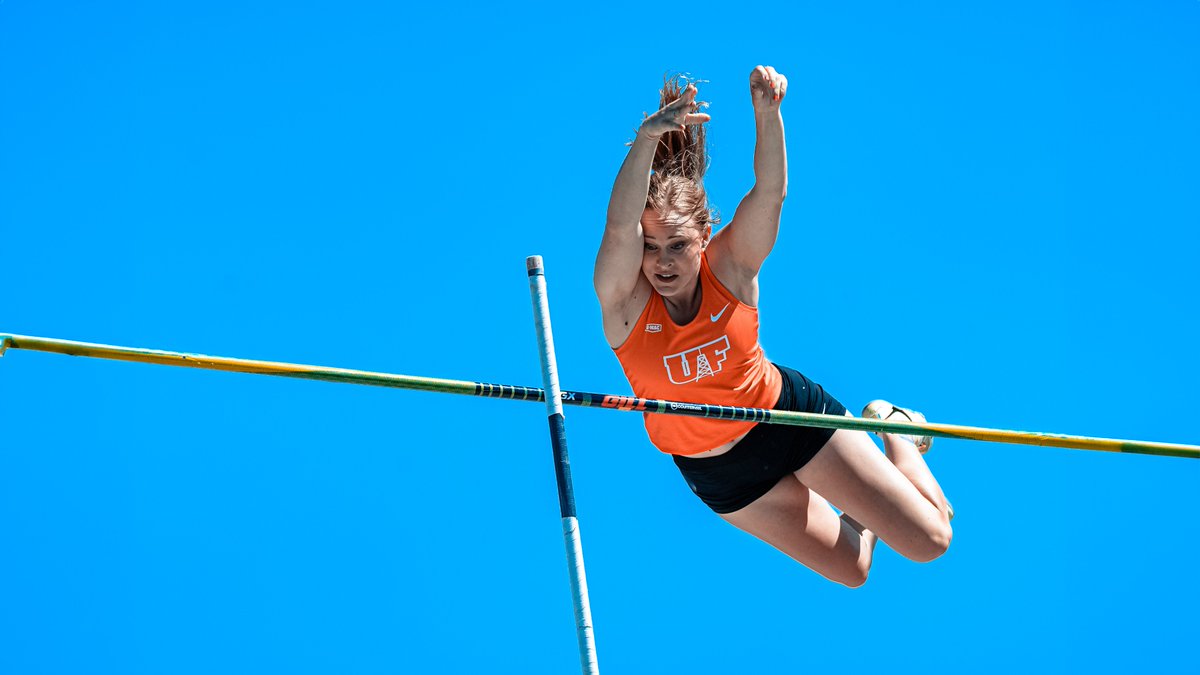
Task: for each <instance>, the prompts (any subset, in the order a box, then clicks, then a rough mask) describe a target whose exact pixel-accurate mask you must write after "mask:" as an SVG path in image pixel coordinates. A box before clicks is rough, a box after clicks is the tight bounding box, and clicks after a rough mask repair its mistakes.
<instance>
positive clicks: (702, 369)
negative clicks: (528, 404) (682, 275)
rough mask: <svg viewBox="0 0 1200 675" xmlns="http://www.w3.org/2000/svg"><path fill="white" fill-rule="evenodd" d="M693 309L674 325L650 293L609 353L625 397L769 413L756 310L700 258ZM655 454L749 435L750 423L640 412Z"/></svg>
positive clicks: (771, 370) (773, 376)
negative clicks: (627, 389) (620, 372)
mask: <svg viewBox="0 0 1200 675" xmlns="http://www.w3.org/2000/svg"><path fill="white" fill-rule="evenodd" d="M699 283H700V311H699V312H697V313H696V318H694V319H692V320H691V321H690V322H689V323H687V324H686V325H683V326H680V325H678V324H676V323H675V322H674V321H672V320H671V317H670V315H668V314H667V308H666V305H664V304H663V299H662V296H661V295H659V294H658V293H655V292H654V291H651V293H650V299H649V300H647V301H646V308H645V309H643V310H642V314H641V316H639V317H638V320H637V323H635V324H634V326H633V332H632V333H630V334H629V337H628V338H626V340H625V342H624V343H622V344H621V346H620V347H617V348H616V349H615V350H613V351H614V352H615V353H616V355H617V360H619V361H620V362H621V367H622V368H624V369H625V377H626V378H627V379H628V380H629V384H630V386H632V387H633V393H634V395H636V396H639V397H642V398H660V399H667V400H671V401H686V402H691V403H708V404H711V405H733V406H744V407H749V408H770V407H772V406H774V405H775V403H776V402H777V401H778V400H779V392H780V389H781V388H782V386H783V383H782V381H781V379H780V375H779V371H778V370H776V369H775V367H774V366H772V365H771V363H770V362H768V361H767V357H766V355H765V354H763V350H762V347H761V346H760V345H759V344H758V309H757V308H755V307H751V306H749V305H746V304H743V303H741V302H739V301H738V299H737V298H735V297H734V295H733V293H730V292H729V290H728V289H726V288H725V287H724V286H723V285H721V282H720V281H718V280H717V278H716V276H714V275H713V273H712V270H711V269H709V267H708V256H706V255H702V256H701V258H700V281H699ZM645 422H646V432H647V433H648V434H649V435H650V442H651V443H653V444H654V445H655V447H657V448H658V449H659V450H661V451H663V452H666V453H670V454H672V455H694V454H697V453H700V452H705V451H707V450H712V449H713V448H716V447H718V446H721V445H724V444H725V443H728V442H729V441H732V440H733V439H735V438H737V437H738V436H741V435H742V434H744V433H746V432H747V431H749V430H750V429H751V428H752V427H753V426H754V424H755V423H754V422H728V421H724V420H714V419H707V418H703V417H683V416H679V415H662V414H651V413H646V414H645Z"/></svg>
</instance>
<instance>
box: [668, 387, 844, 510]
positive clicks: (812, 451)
mask: <svg viewBox="0 0 1200 675" xmlns="http://www.w3.org/2000/svg"><path fill="white" fill-rule="evenodd" d="M775 367H776V368H777V369H779V372H780V374H782V375H783V388H782V390H781V391H780V392H779V401H778V402H777V403H776V404H775V405H774V406H773V407H774V409H776V410H792V411H795V412H814V413H824V414H826V415H845V414H846V406H844V405H842V404H841V403H839V402H838V400H837V399H836V398H834V397H833V396H830V395H829V394H828V393H826V392H825V390H824V389H822V388H821V385H819V384H817V383H816V382H813V381H812V380H810V379H808V378H807V377H805V376H803V375H801V374H800V373H798V372H796V371H795V370H792V369H791V368H787V367H784V366H780V365H775ZM833 432H834V429H821V428H818V427H797V426H792V425H788V424H756V425H754V428H753V429H751V430H750V432H749V433H748V434H746V435H745V436H744V437H742V440H740V441H738V442H737V445H735V446H733V448H731V449H730V450H729V452H726V453H724V454H722V455H716V456H714V457H700V458H692V457H686V456H682V455H674V456H673V458H674V460H675V465H676V466H678V467H679V472H680V473H682V474H683V478H684V480H686V481H687V484H688V487H690V488H691V489H692V492H695V493H696V496H697V497H699V498H700V499H701V500H703V501H704V503H705V504H708V506H709V508H711V509H712V510H713V511H716V512H717V513H733V512H734V511H737V510H738V509H740V508H743V507H745V506H748V505H749V504H750V503H751V502H753V501H754V500H755V499H758V498H759V497H761V496H763V495H765V494H767V492H768V491H769V490H770V489H771V488H773V487H775V484H776V483H778V482H779V479H780V478H783V477H784V476H786V475H788V474H789V473H792V472H794V471H798V470H799V469H800V467H802V466H804V465H805V464H807V463H808V460H810V459H812V458H813V457H814V456H815V455H816V454H817V451H819V450H820V449H821V448H822V447H824V446H825V442H826V441H828V440H829V437H830V436H832V435H833Z"/></svg>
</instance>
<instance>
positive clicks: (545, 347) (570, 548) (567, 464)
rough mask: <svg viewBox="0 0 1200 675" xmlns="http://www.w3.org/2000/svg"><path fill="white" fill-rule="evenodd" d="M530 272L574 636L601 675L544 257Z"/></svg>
mask: <svg viewBox="0 0 1200 675" xmlns="http://www.w3.org/2000/svg"><path fill="white" fill-rule="evenodd" d="M525 269H526V270H527V271H528V272H529V297H530V299H531V300H532V301H533V322H534V325H535V327H536V328H537V341H538V357H539V358H540V359H541V362H542V385H543V387H544V388H545V391H546V392H549V396H546V397H545V400H546V411H547V414H548V415H549V420H550V447H551V449H552V450H553V451H554V476H555V478H556V479H557V481H558V506H559V510H560V512H561V513H562V528H563V541H564V542H565V543H566V545H567V569H568V571H569V572H570V575H571V600H572V601H573V603H574V605H575V635H576V637H577V638H578V640H579V662H580V665H581V666H582V667H583V673H584V675H599V673H600V666H599V665H598V664H597V663H596V638H595V635H594V634H593V632H592V608H591V605H590V603H589V602H588V591H587V575H586V574H585V573H584V570H583V544H582V543H581V542H580V540H579V521H578V519H576V517H575V491H574V489H573V488H572V487H571V460H570V459H569V458H568V457H567V429H566V423H565V421H564V418H563V409H562V393H561V392H560V391H559V389H558V363H557V361H556V360H555V358H554V334H553V333H552V332H551V330H550V302H549V299H548V298H547V296H546V276H545V273H544V271H543V269H542V256H540V255H535V256H530V257H528V258H526V259H525Z"/></svg>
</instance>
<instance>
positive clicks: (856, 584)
mask: <svg viewBox="0 0 1200 675" xmlns="http://www.w3.org/2000/svg"><path fill="white" fill-rule="evenodd" d="M870 571H871V570H870V569H868V568H866V567H864V566H861V565H860V566H858V567H857V568H855V569H854V570H853V571H851V572H850V573H849V574H847V575H846V576H845V577H843V578H841V579H836V581H837V582H838V583H839V584H841V585H843V586H845V587H846V588H861V587H862V585H863V584H865V583H867V574H868V573H869V572H870Z"/></svg>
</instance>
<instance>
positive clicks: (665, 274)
mask: <svg viewBox="0 0 1200 675" xmlns="http://www.w3.org/2000/svg"><path fill="white" fill-rule="evenodd" d="M711 231H712V228H711V227H709V226H706V227H705V228H704V231H701V230H700V229H698V228H697V227H696V225H695V223H693V222H691V221H690V220H687V219H683V218H679V217H676V216H671V217H668V218H663V217H662V215H661V214H659V213H658V212H657V211H655V210H654V209H646V210H645V211H644V212H642V237H643V240H644V245H643V249H642V273H643V274H645V275H646V278H647V279H649V280H650V285H651V286H653V287H654V290H656V291H658V294H659V295H661V296H663V297H665V298H669V297H680V296H686V295H687V294H689V293H691V292H692V291H693V290H694V289H695V287H696V280H697V279H698V278H699V277H700V254H701V253H703V252H704V248H705V247H706V246H708V237H709V234H710V232H711Z"/></svg>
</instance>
